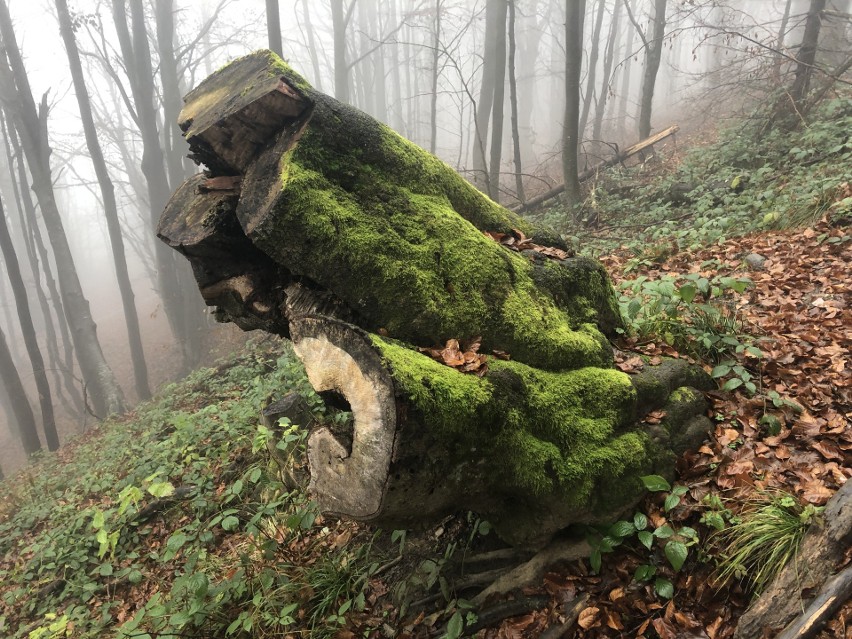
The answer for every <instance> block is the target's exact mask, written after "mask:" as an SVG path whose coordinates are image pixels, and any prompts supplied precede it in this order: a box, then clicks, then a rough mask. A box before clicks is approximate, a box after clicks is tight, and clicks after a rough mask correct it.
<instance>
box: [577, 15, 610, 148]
mask: <svg viewBox="0 0 852 639" xmlns="http://www.w3.org/2000/svg"><path fill="white" fill-rule="evenodd" d="M605 8H606V2H605V0H598V14H597V16H595V26H594V29H593V31H592V49H591V51H590V52H589V63H588V65H587V72H586V92H585V95H584V96H583V112H582V113H581V114H580V124H579V126H578V127H577V130H578V133H579V136H580V140H582V139H583V136H584V135H585V133H586V124H587V123H588V121H589V111H590V110H591V108H592V101H593V100H594V93H595V76H596V75H597V70H598V57H599V51H600V46H601V29H602V28H603V17H604V9H605Z"/></svg>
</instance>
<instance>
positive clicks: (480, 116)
mask: <svg viewBox="0 0 852 639" xmlns="http://www.w3.org/2000/svg"><path fill="white" fill-rule="evenodd" d="M505 1H506V0H486V3H485V38H484V44H483V47H482V48H483V51H482V81H481V83H480V86H479V102H478V103H477V105H476V117H475V126H474V134H475V138H474V143H473V146H474V149H473V183H474V184H475V185H476V186H477V187H478V188H480V189H483V190H484V191H485V193H486V194H488V195H489V196H490V197H492V198H493V197H494V192H495V190H496V189H495V188H494V185H492V184H491V180H490V177H491V175H490V172H489V170H488V159H487V158H488V156H487V150H488V123H489V122H490V121H491V112H492V110H493V107H494V91H495V84H494V83H495V81H496V78H497V74H496V72H495V70H494V67H495V66H496V64H497V35H496V33H497V29H498V24H499V20H500V18H499V12H500V5H501V4H502V3H503V2H505Z"/></svg>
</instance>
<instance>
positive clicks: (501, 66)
mask: <svg viewBox="0 0 852 639" xmlns="http://www.w3.org/2000/svg"><path fill="white" fill-rule="evenodd" d="M495 2H496V3H497V17H496V24H495V30H494V32H493V35H492V37H493V38H494V104H493V106H492V111H493V113H492V118H491V158H490V167H489V168H490V173H489V177H488V183H489V184H490V185H491V198H492V199H493V200H494V201H495V202H499V201H500V168H501V164H502V158H503V110H504V108H503V107H504V103H505V102H506V12H507V11H508V4H509V0H495Z"/></svg>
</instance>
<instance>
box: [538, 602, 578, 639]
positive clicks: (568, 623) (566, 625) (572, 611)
mask: <svg viewBox="0 0 852 639" xmlns="http://www.w3.org/2000/svg"><path fill="white" fill-rule="evenodd" d="M588 601H589V593H587V592H584V593H583V594H582V595H580V596H579V597H576V598H575V599H574V600H573V601H572V602H571V603H570V606H571V607H570V608H569V609H568V610H567V611H566V613H565V621H563V622H562V623H560V624H556V625H555V626H550V628H548V629H547V630H545V631H544V634H542V635H541V639H562V637H564V636H566V635H567V634H568V633H569V632H570V631H571V630H572V629H573V628H574V626H575V625H576V624H577V619H579V618H580V613H581V612H582V611H583V609H584V608H585V607H586V604H587V603H588Z"/></svg>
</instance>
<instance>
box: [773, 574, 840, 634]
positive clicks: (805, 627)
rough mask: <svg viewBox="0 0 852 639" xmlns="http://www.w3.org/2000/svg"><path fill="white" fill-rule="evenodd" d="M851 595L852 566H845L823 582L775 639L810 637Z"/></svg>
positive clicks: (820, 628)
mask: <svg viewBox="0 0 852 639" xmlns="http://www.w3.org/2000/svg"><path fill="white" fill-rule="evenodd" d="M850 597H852V566H847V567H846V568H845V569H843V570H842V571H840V572H839V573H838V574H836V575H835V576H834V577H832V578H831V579H830V580H829V581H827V582H826V583H825V585H824V586H823V587H822V590H820V592H819V594H818V595H817V596H816V597H815V598H814V600H813V601H812V602H811V604H810V605H809V606H808V608H807V610H805V612H803V613H802V614H801V615H800V616H799V617H798V618H796V620H795V621H793V622H792V623H791V624H790V625H789V626H787V627H786V628H785V629H784V630H783V631H782V632H781V633H780V634H779V635H778V636H777V637H775V639H811V638H812V637H815V636H816V635H817V634H818V633H819V631H820V630H822V628H823V626H824V625H825V623H826V622H827V621H828V620H830V619H831V618H832V617H833V616H834V613H835V612H837V611H838V610H839V609H840V607H841V606H842V605H843V604H844V603H846V602H847V601H849V598H850Z"/></svg>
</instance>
